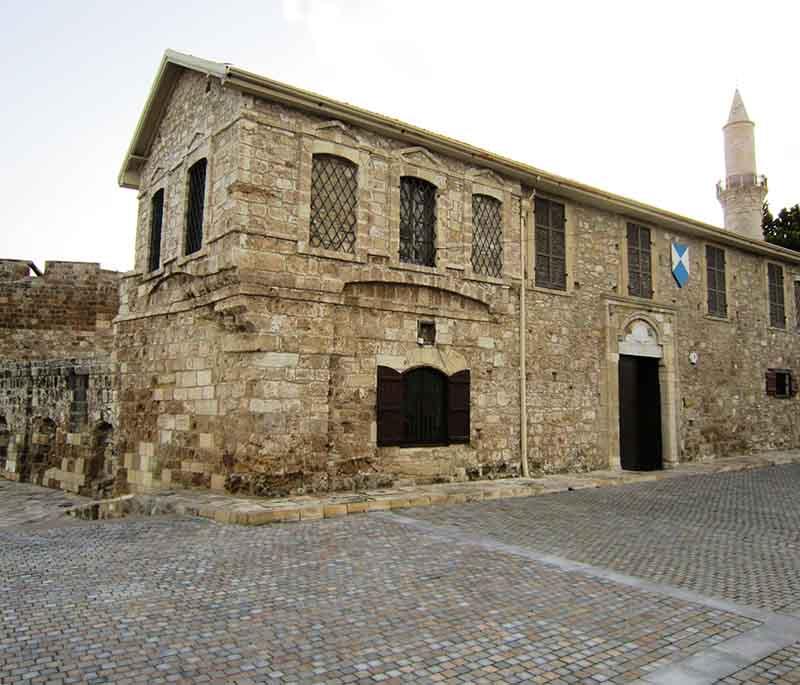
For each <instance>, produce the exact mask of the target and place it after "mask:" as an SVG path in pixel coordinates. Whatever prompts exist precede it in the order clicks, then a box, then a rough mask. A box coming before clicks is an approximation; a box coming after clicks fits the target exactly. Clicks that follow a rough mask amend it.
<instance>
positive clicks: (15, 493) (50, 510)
mask: <svg viewBox="0 0 800 685" xmlns="http://www.w3.org/2000/svg"><path fill="white" fill-rule="evenodd" d="M89 501H91V500H89V499H88V498H86V497H79V496H78V495H72V494H69V493H66V492H62V491H61V490H49V489H47V488H40V487H38V486H36V485H30V484H28V483H14V482H12V481H8V480H4V479H2V478H0V531H2V529H3V528H8V527H11V526H14V527H16V526H25V527H26V528H27V529H28V530H30V529H33V528H39V527H43V528H50V527H52V526H53V525H54V523H55V522H57V523H58V525H60V526H61V525H65V517H64V510H65V509H67V508H69V507H74V506H76V505H78V504H82V503H86V502H89Z"/></svg>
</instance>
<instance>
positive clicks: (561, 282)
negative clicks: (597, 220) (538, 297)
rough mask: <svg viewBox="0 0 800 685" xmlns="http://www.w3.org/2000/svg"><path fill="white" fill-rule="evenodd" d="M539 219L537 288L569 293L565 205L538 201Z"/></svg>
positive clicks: (536, 214)
mask: <svg viewBox="0 0 800 685" xmlns="http://www.w3.org/2000/svg"><path fill="white" fill-rule="evenodd" d="M534 212H535V218H536V221H535V223H536V234H535V251H536V257H535V260H536V281H535V282H536V285H537V286H539V287H541V288H553V289H555V290H566V289H567V241H566V228H565V225H566V220H565V215H564V205H562V204H561V203H559V202H553V201H552V200H546V199H544V198H540V197H537V198H536V200H535V202H534Z"/></svg>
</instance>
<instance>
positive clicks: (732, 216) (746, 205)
mask: <svg viewBox="0 0 800 685" xmlns="http://www.w3.org/2000/svg"><path fill="white" fill-rule="evenodd" d="M754 129H755V124H754V123H753V122H752V121H750V117H749V116H748V115H747V110H746V109H745V106H744V100H742V95H741V93H739V89H738V88H737V89H736V92H735V93H734V94H733V102H732V103H731V110H730V114H729V115H728V123H726V124H725V126H724V127H723V128H722V131H723V134H724V136H725V180H724V181H721V182H719V183H718V184H717V199H718V200H719V202H720V204H721V205H722V211H723V213H724V215H725V228H727V229H728V230H729V231H733V232H735V233H739V234H741V235H743V236H746V237H748V238H754V239H756V240H763V234H762V231H761V206H762V205H763V203H764V198H765V197H766V195H767V179H766V178H765V177H764V176H759V175H758V173H757V171H756V141H755V131H754Z"/></svg>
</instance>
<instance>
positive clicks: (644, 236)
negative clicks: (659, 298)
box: [628, 224, 653, 298]
mask: <svg viewBox="0 0 800 685" xmlns="http://www.w3.org/2000/svg"><path fill="white" fill-rule="evenodd" d="M628 294H629V295H634V296H636V297H647V298H652V297H653V275H652V270H651V266H650V229H649V228H647V227H646V226H640V225H639V224H628Z"/></svg>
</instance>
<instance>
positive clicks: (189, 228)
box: [184, 159, 208, 255]
mask: <svg viewBox="0 0 800 685" xmlns="http://www.w3.org/2000/svg"><path fill="white" fill-rule="evenodd" d="M207 165H208V162H207V160H205V159H201V160H200V161H198V162H195V163H194V164H192V166H191V167H189V202H188V205H187V209H186V249H185V251H184V254H187V255H188V254H192V253H193V252H197V251H198V250H199V249H200V248H201V247H202V246H203V212H204V209H205V195H206V167H207Z"/></svg>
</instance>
